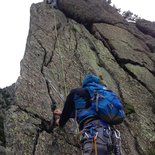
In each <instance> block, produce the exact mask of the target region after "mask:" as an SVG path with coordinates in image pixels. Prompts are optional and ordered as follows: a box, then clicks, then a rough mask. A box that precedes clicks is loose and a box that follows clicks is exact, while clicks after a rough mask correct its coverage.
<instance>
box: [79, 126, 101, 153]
mask: <svg viewBox="0 0 155 155" xmlns="http://www.w3.org/2000/svg"><path fill="white" fill-rule="evenodd" d="M97 137H98V132H97V130H96V127H95V126H88V127H87V128H85V129H84V130H83V133H82V139H81V143H82V144H83V146H84V144H85V143H86V142H87V141H90V142H92V148H91V150H90V152H89V154H90V155H91V153H92V152H93V150H94V152H95V155H98V151H97ZM83 146H82V155H83V154H84V149H83Z"/></svg>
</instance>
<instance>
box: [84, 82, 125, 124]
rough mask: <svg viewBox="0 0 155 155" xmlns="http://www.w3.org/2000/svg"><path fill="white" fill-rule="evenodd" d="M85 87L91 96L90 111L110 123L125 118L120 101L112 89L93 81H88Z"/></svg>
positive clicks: (116, 122)
mask: <svg viewBox="0 0 155 155" xmlns="http://www.w3.org/2000/svg"><path fill="white" fill-rule="evenodd" d="M85 88H86V89H87V90H88V92H89V94H90V96H91V107H90V108H89V109H90V111H94V113H96V114H97V115H98V116H99V117H100V118H101V119H102V120H104V121H105V122H107V123H108V124H111V125H116V124H119V123H121V122H122V121H123V120H124V119H125V112H124V108H123V105H122V102H121V100H120V99H119V97H118V96H117V95H116V94H115V93H114V92H113V91H111V90H108V89H107V87H105V86H104V85H101V84H97V83H95V82H92V83H88V84H87V85H86V86H85Z"/></svg>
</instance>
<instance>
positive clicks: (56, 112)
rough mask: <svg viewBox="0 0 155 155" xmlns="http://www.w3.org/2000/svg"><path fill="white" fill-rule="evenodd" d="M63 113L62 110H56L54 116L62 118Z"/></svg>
mask: <svg viewBox="0 0 155 155" xmlns="http://www.w3.org/2000/svg"><path fill="white" fill-rule="evenodd" d="M61 113H62V111H61V110H60V109H55V110H54V111H53V114H54V115H58V116H60V115H61Z"/></svg>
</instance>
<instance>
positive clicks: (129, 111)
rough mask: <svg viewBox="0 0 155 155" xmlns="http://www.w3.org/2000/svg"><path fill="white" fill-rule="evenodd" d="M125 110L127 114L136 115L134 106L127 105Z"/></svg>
mask: <svg viewBox="0 0 155 155" xmlns="http://www.w3.org/2000/svg"><path fill="white" fill-rule="evenodd" d="M124 108H125V112H126V114H132V113H135V109H134V106H133V105H130V104H125V106H124Z"/></svg>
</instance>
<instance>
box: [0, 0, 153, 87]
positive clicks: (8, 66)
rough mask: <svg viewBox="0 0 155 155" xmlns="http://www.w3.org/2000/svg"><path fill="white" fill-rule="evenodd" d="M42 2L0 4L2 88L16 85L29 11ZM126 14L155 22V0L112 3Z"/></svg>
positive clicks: (12, 0) (22, 0)
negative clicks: (127, 12) (32, 5)
mask: <svg viewBox="0 0 155 155" xmlns="http://www.w3.org/2000/svg"><path fill="white" fill-rule="evenodd" d="M41 1H42V0H10V1H5V0H2V1H1V5H0V20H1V24H0V43H1V45H0V88H4V87H6V86H10V85H11V84H12V83H14V82H16V80H17V78H18V76H19V74H20V73H19V72H20V60H21V59H22V58H23V55H24V51H25V44H26V39H27V35H28V29H29V16H30V13H29V10H30V6H31V4H32V3H38V2H41ZM112 2H113V3H114V4H115V5H116V7H117V8H121V10H122V11H127V10H130V11H131V12H133V13H135V14H137V15H138V16H140V17H142V18H145V19H147V20H150V21H155V15H154V8H153V7H155V0H147V1H146V0H143V1H142V0H112Z"/></svg>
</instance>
